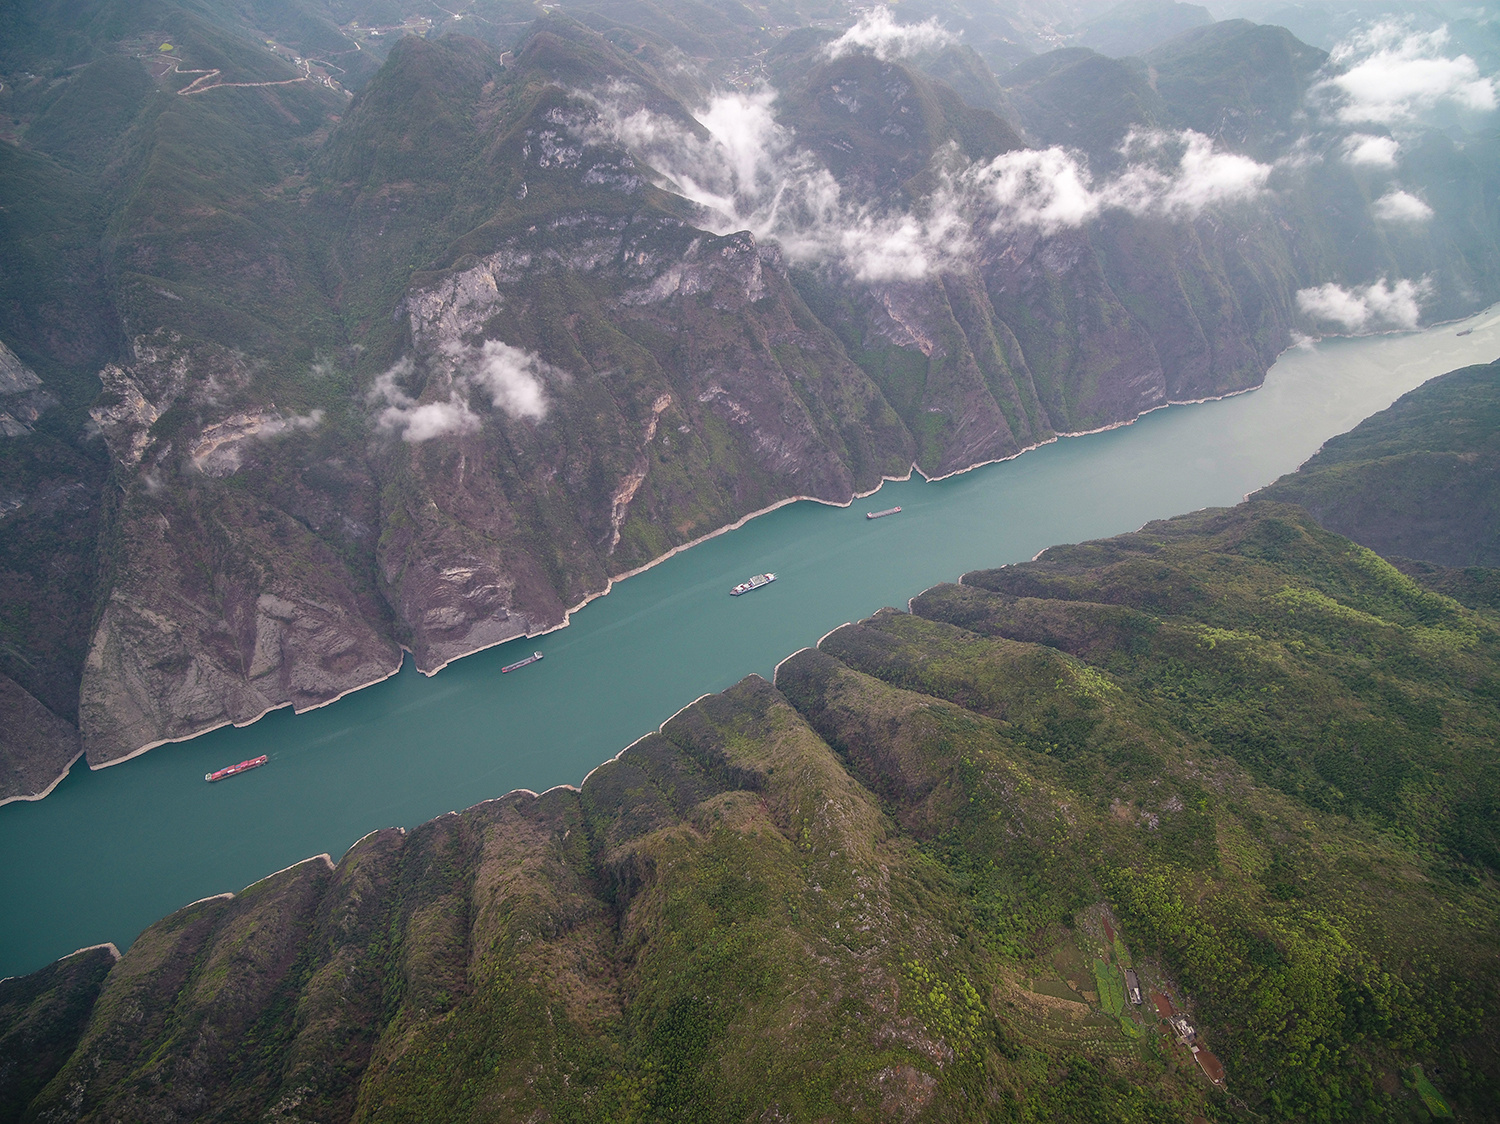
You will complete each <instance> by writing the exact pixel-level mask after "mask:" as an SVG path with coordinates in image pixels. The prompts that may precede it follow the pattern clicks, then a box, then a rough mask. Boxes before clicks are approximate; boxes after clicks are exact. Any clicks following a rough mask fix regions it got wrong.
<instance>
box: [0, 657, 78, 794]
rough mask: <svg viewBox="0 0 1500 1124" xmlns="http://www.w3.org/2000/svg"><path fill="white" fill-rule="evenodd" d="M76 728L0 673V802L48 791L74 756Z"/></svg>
mask: <svg viewBox="0 0 1500 1124" xmlns="http://www.w3.org/2000/svg"><path fill="white" fill-rule="evenodd" d="M79 745H80V743H79V736H78V728H77V727H76V726H74V725H72V723H69V722H65V721H63V720H62V719H61V718H59V717H58V716H57V715H55V714H53V713H52V712H51V711H50V710H48V709H47V708H46V707H45V706H43V705H42V704H41V703H40V702H38V701H37V700H36V699H35V698H33V697H32V695H31V694H30V693H29V692H28V691H26V690H25V689H24V688H23V687H22V686H21V685H20V684H19V683H17V682H15V681H14V680H12V679H11V678H10V677H9V676H5V675H0V803H7V802H8V801H11V800H16V799H23V800H24V799H28V798H32V797H37V796H41V795H42V794H43V793H45V792H48V791H49V790H50V789H51V788H52V786H53V785H54V784H55V783H56V782H57V779H58V778H59V777H61V776H62V775H63V774H64V773H66V772H67V769H68V766H69V765H71V764H72V763H73V762H74V761H76V760H77V759H78V754H79V752H80V748H79Z"/></svg>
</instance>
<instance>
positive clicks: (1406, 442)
mask: <svg viewBox="0 0 1500 1124" xmlns="http://www.w3.org/2000/svg"><path fill="white" fill-rule="evenodd" d="M1259 494H1260V495H1263V496H1265V497H1266V498H1268V499H1276V500H1280V501H1282V502H1285V503H1297V504H1301V505H1302V506H1303V507H1305V508H1307V509H1308V510H1309V511H1310V512H1312V513H1313V515H1314V517H1315V518H1317V520H1318V522H1319V523H1321V524H1322V525H1323V526H1325V527H1327V528H1329V529H1330V530H1333V531H1337V532H1338V533H1339V534H1342V535H1348V536H1349V537H1350V538H1351V539H1354V540H1355V541H1356V542H1360V543H1363V544H1364V545H1365V546H1368V547H1370V548H1371V549H1372V550H1376V551H1379V552H1380V553H1381V554H1383V555H1386V556H1387V557H1397V558H1404V559H1412V560H1417V561H1425V562H1433V563H1437V564H1438V565H1440V566H1446V567H1459V568H1461V567H1466V566H1483V567H1492V566H1495V565H1497V564H1500V361H1497V362H1495V363H1490V364H1486V365H1482V366H1476V367H1466V368H1464V369H1463V370H1461V371H1452V372H1450V373H1448V374H1446V375H1443V376H1441V377H1439V378H1435V379H1433V380H1432V381H1430V382H1428V383H1425V384H1424V385H1422V386H1420V387H1418V388H1417V389H1416V390H1413V391H1411V392H1410V393H1408V394H1405V395H1403V396H1402V397H1401V399H1400V400H1399V401H1398V402H1396V404H1395V405H1393V406H1391V408H1390V409H1388V410H1383V411H1381V412H1380V413H1378V414H1376V415H1375V416H1374V417H1371V418H1367V419H1365V420H1364V421H1363V422H1361V423H1360V424H1359V425H1358V426H1356V427H1355V428H1354V429H1352V430H1350V431H1349V432H1348V433H1345V434H1341V435H1340V436H1338V437H1335V438H1333V439H1332V440H1331V441H1329V442H1328V443H1327V444H1326V445H1324V446H1323V448H1322V449H1320V450H1319V451H1318V453H1317V454H1316V455H1315V456H1314V457H1313V458H1312V459H1311V460H1309V461H1308V462H1307V463H1306V464H1305V465H1303V466H1302V468H1301V469H1299V470H1298V471H1297V472H1295V473H1292V474H1290V475H1288V476H1283V477H1282V478H1281V479H1280V480H1278V481H1277V482H1276V483H1274V484H1272V485H1271V486H1270V487H1269V488H1266V489H1264V490H1263V491H1262V492H1261V493H1259Z"/></svg>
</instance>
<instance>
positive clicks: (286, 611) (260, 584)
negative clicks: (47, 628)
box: [79, 485, 401, 766]
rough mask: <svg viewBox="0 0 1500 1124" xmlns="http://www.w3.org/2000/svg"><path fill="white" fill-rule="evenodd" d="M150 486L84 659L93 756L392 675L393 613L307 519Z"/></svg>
mask: <svg viewBox="0 0 1500 1124" xmlns="http://www.w3.org/2000/svg"><path fill="white" fill-rule="evenodd" d="M195 498H196V497H195V496H194V495H193V493H192V491H191V490H190V489H188V490H185V491H179V490H178V486H176V485H174V486H173V487H166V486H162V485H158V487H157V490H156V492H155V493H154V494H153V493H152V491H151V490H150V489H148V488H146V487H144V486H139V487H138V488H137V489H136V490H135V491H134V492H133V494H132V495H131V497H130V498H129V500H128V501H127V506H126V512H127V515H128V516H129V518H128V521H127V523H126V526H125V531H124V541H123V543H122V544H121V546H122V549H123V551H124V552H125V555H126V557H127V558H128V559H129V560H130V563H131V565H130V566H129V568H128V569H126V570H125V571H124V572H122V573H121V575H120V578H119V580H118V581H117V583H116V585H115V587H114V589H113V590H112V591H111V593H110V596H109V601H108V602H107V604H106V605H105V607H104V612H103V614H102V616H101V618H100V620H99V624H98V627H97V629H96V630H95V633H94V637H93V643H92V645H91V646H90V649H89V653H88V658H87V660H86V662H85V665H84V673H83V682H82V687H81V691H80V706H79V722H80V726H81V728H82V731H83V745H84V749H85V750H86V752H87V754H88V760H89V764H90V765H91V766H99V765H104V764H109V763H110V762H113V761H116V760H119V759H120V758H122V757H128V756H130V755H131V754H133V753H134V752H136V751H138V750H140V749H143V748H149V747H150V746H153V745H158V744H160V743H162V742H164V741H172V740H177V739H181V738H186V737H191V736H193V735H194V734H198V733H201V732H203V731H205V730H209V729H213V728H214V727H216V726H221V725H224V724H226V723H230V722H233V723H245V722H250V721H253V720H254V719H256V718H258V717H260V715H262V714H264V713H265V712H266V711H267V710H270V709H272V708H274V707H279V706H288V705H290V706H293V707H295V708H296V709H298V710H303V709H307V708H309V707H314V706H318V705H321V704H322V703H326V702H328V701H330V700H331V699H334V698H336V697H338V696H339V695H341V694H343V693H345V692H347V691H351V690H354V689H355V688H358V687H361V686H364V685H366V684H368V683H372V682H374V681H376V680H378V679H382V678H384V677H385V676H387V675H389V674H391V673H392V672H393V671H395V670H396V669H397V668H398V667H399V666H400V659H401V654H400V650H399V648H398V646H397V645H396V643H395V642H394V640H393V639H392V638H391V636H390V632H389V626H388V625H387V624H386V617H385V613H384V611H383V607H382V606H381V605H380V603H379V601H378V600H377V599H376V598H374V597H372V596H371V595H370V594H369V593H368V592H365V593H361V592H360V591H359V589H358V588H357V586H356V583H355V580H354V579H353V578H352V577H351V575H350V573H349V572H348V570H347V568H346V567H345V565H344V564H343V563H342V561H341V559H340V558H339V557H338V556H337V555H335V554H334V553H333V551H332V550H331V549H330V547H329V545H328V544H327V543H326V542H324V541H323V540H322V539H320V538H319V537H318V536H317V535H316V534H315V533H313V532H312V531H311V530H310V529H309V528H308V527H307V526H305V525H304V524H303V523H301V522H299V521H298V520H296V519H294V518H292V517H291V516H290V515H288V514H287V513H285V512H282V511H277V510H275V509H272V508H270V507H268V506H267V505H265V504H261V503H257V502H256V501H255V500H254V499H253V498H250V497H242V498H238V500H237V501H236V498H234V497H233V496H232V495H230V496H224V495H221V496H218V497H216V498H217V503H216V504H215V505H214V508H212V509H209V510H205V509H204V508H203V507H201V506H199V505H197V504H195V503H194V499H195Z"/></svg>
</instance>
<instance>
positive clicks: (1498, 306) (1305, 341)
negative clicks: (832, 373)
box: [0, 302, 1500, 807]
mask: <svg viewBox="0 0 1500 1124" xmlns="http://www.w3.org/2000/svg"><path fill="white" fill-rule="evenodd" d="M1496 310H1500V302H1497V303H1495V304H1491V305H1488V306H1486V307H1485V308H1483V309H1479V310H1477V311H1475V312H1473V313H1470V314H1469V315H1468V316H1465V317H1461V318H1459V319H1455V320H1447V321H1442V322H1439V323H1437V324H1431V325H1428V326H1427V327H1425V328H1414V329H1399V328H1398V329H1387V330H1384V331H1378V332H1365V333H1361V334H1358V335H1341V334H1338V333H1328V334H1322V335H1318V336H1314V337H1301V338H1294V339H1293V341H1292V342H1291V343H1289V344H1288V345H1287V346H1286V347H1285V348H1283V349H1282V350H1281V351H1279V352H1278V353H1277V355H1276V359H1275V360H1274V361H1273V362H1272V364H1271V366H1270V367H1268V368H1267V369H1266V370H1265V371H1264V372H1262V374H1261V377H1260V380H1259V381H1258V382H1256V383H1255V384H1254V385H1253V386H1247V387H1243V388H1241V389H1239V390H1230V391H1226V392H1225V393H1223V394H1215V395H1208V396H1206V397H1202V398H1186V399H1168V400H1167V401H1165V402H1160V403H1158V404H1156V405H1154V406H1149V407H1147V408H1146V409H1144V410H1141V411H1140V412H1139V413H1137V414H1135V415H1133V416H1132V417H1129V418H1124V419H1121V420H1120V421H1116V422H1111V423H1109V424H1108V425H1103V426H1099V427H1097V428H1094V429H1087V430H1076V431H1068V432H1059V433H1054V434H1053V435H1052V436H1051V437H1049V438H1047V439H1045V440H1042V441H1036V442H1033V443H1032V444H1030V445H1027V446H1025V447H1023V448H1020V449H1018V450H1017V451H1016V452H1014V453H1010V454H1007V455H1006V456H1003V457H993V458H990V459H988V460H983V461H978V462H976V463H974V464H971V465H966V466H965V467H963V468H958V469H954V470H953V471H951V472H946V473H942V474H940V475H936V476H928V475H927V474H926V473H925V472H923V471H922V470H921V468H920V467H919V466H918V465H917V464H916V463H915V462H913V464H912V465H911V467H910V468H909V469H907V471H906V473H905V475H902V476H888V475H884V474H882V475H881V477H880V480H879V482H878V483H877V484H876V485H875V486H874V487H873V488H870V489H869V490H867V491H863V492H859V491H856V492H854V493H852V494H851V495H850V497H849V499H847V500H844V501H842V502H840V501H837V500H828V499H823V498H821V497H818V496H807V495H795V496H787V497H785V498H783V499H780V500H777V501H776V502H775V503H772V504H769V505H767V506H766V507H762V508H759V509H757V510H755V511H751V512H747V513H746V514H744V515H742V516H740V517H739V518H738V519H736V520H735V521H734V522H732V523H728V524H725V525H724V526H722V527H718V528H716V529H715V530H712V531H709V532H707V533H706V534H703V535H699V536H698V537H697V538H694V539H692V540H690V541H688V542H685V543H680V544H679V545H677V546H675V547H673V548H672V549H671V550H668V551H666V552H665V553H663V554H661V555H659V556H657V557H656V558H653V559H651V560H649V561H647V562H645V563H642V564H641V565H639V566H636V567H634V568H632V569H630V570H626V571H624V572H622V573H619V574H615V575H613V576H611V577H610V578H608V579H607V580H606V581H605V583H604V586H603V588H601V589H599V590H597V591H595V592H593V593H590V594H588V595H587V596H585V597H584V598H583V599H582V600H580V601H579V602H578V603H577V604H575V605H573V606H571V607H570V608H568V609H567V610H565V611H564V613H563V616H562V619H561V620H560V621H559V622H558V623H556V624H554V625H551V626H549V627H546V628H542V629H539V630H537V631H535V632H518V633H516V634H515V635H514V636H510V637H506V638H505V639H502V640H496V641H493V642H490V643H487V644H483V645H480V646H477V647H475V648H472V649H470V650H468V651H465V652H462V653H460V654H458V655H454V656H450V657H448V658H447V659H445V660H443V661H442V662H441V663H439V664H437V665H435V666H434V667H432V668H430V669H428V668H423V667H421V666H420V665H415V660H414V666H416V668H417V670H418V671H420V672H421V673H422V674H423V675H424V676H426V677H427V678H432V677H433V676H435V675H437V673H438V672H440V671H442V670H443V669H444V668H446V667H448V666H449V665H450V664H452V663H454V662H456V661H458V660H461V659H465V658H467V657H468V656H473V655H478V654H479V653H480V652H485V651H489V650H490V649H491V648H498V647H500V646H502V645H504V644H509V643H511V642H512V641H514V640H521V639H527V640H533V639H536V638H538V637H542V636H547V635H549V634H551V633H553V632H558V631H560V630H562V629H564V628H567V627H568V626H569V625H570V624H571V623H572V618H573V614H574V613H577V612H578V611H580V610H582V609H584V608H586V607H587V606H588V605H589V604H590V603H591V602H593V601H596V600H598V599H599V598H601V597H606V596H608V595H609V594H610V592H611V591H612V590H613V589H614V587H615V584H616V583H617V582H622V581H625V580H627V579H629V578H632V577H635V576H636V575H638V574H642V573H645V572H646V571H647V570H650V569H652V568H653V567H655V566H658V565H660V564H662V563H663V562H666V561H667V560H668V559H669V558H673V557H676V556H677V555H678V554H680V553H682V552H684V551H686V550H690V549H691V548H693V547H695V546H698V545H701V544H702V543H705V542H707V541H708V540H710V539H713V538H717V537H718V536H720V535H724V534H727V533H729V532H730V531H736V530H739V529H740V528H741V527H743V526H745V525H746V524H747V523H749V522H750V521H751V520H752V519H758V518H760V517H761V516H763V515H769V514H771V513H772V512H774V511H778V510H780V509H781V508H783V507H787V506H789V505H791V504H794V503H800V502H803V501H808V502H812V503H817V504H822V505H824V506H826V507H837V508H848V507H851V506H853V504H854V503H855V502H856V501H858V500H862V499H867V498H868V497H870V496H873V495H875V494H877V493H878V492H879V491H880V490H881V489H882V488H884V487H885V485H886V484H887V483H905V482H907V481H910V480H911V479H912V477H913V476H920V477H921V478H922V480H923V481H924V482H925V483H929V484H936V483H940V482H941V481H944V480H948V479H951V478H953V477H955V476H962V475H964V474H965V473H969V472H974V471H976V470H978V469H981V468H987V467H989V466H991V465H996V464H1003V463H1005V462H1006V461H1012V460H1016V459H1017V458H1019V457H1021V456H1024V455H1025V454H1026V453H1030V452H1033V451H1035V450H1037V449H1040V448H1043V447H1044V446H1047V445H1051V444H1055V443H1056V442H1058V441H1061V440H1062V439H1064V438H1077V437H1091V436H1095V435H1097V434H1101V433H1108V432H1110V431H1111V430H1115V429H1121V428H1124V427H1125V426H1130V425H1134V424H1135V423H1136V422H1138V421H1139V420H1140V419H1141V418H1143V417H1145V416H1146V415H1147V414H1152V413H1155V412H1156V411H1158V410H1165V409H1167V408H1169V407H1172V406H1198V405H1204V404H1207V403H1209V402H1221V401H1224V400H1226V399H1229V398H1236V397H1240V396H1242V395H1245V394H1250V393H1253V392H1255V391H1258V390H1261V389H1262V388H1263V387H1264V386H1265V381H1266V377H1267V375H1269V373H1270V371H1271V369H1272V368H1274V367H1275V366H1276V364H1277V363H1279V362H1280V361H1281V360H1282V359H1283V358H1284V357H1285V356H1286V355H1288V354H1290V353H1292V352H1296V351H1299V350H1306V349H1308V348H1309V347H1316V346H1317V345H1318V344H1320V343H1322V342H1324V341H1327V340H1359V339H1365V338H1375V337H1389V336H1416V335H1421V334H1422V333H1424V332H1429V331H1433V330H1435V329H1439V328H1447V327H1451V326H1452V325H1454V324H1462V323H1465V322H1466V321H1469V320H1476V319H1478V318H1480V317H1483V316H1486V315H1489V314H1492V313H1494V312H1495V311H1496ZM1043 552H1044V551H1043ZM1043 552H1038V557H1040V555H1041V553H1043ZM1035 560H1036V559H1035V558H1033V559H1032V561H1035ZM959 583H960V584H962V577H960V579H959ZM398 651H399V652H400V658H399V659H398V660H397V661H396V664H395V666H394V667H393V668H392V669H391V670H390V671H388V672H386V673H385V674H383V675H380V676H377V677H376V678H374V679H371V680H369V681H368V682H363V683H359V684H356V685H354V686H351V687H348V688H346V689H344V690H342V691H340V692H339V693H338V694H336V695H333V696H331V697H330V698H328V699H326V700H324V701H322V702H318V703H314V704H312V705H310V706H305V707H301V708H299V707H297V705H296V704H295V703H293V702H291V701H287V702H282V703H276V704H274V705H271V706H268V707H266V708H265V709H264V710H262V711H261V712H260V713H259V714H257V715H255V716H254V717H253V718H249V719H246V720H245V721H242V722H240V721H235V720H234V719H227V720H225V721H222V722H216V723H214V724H212V725H209V726H205V727H203V728H202V729H199V730H196V731H194V732H192V733H189V734H183V735H181V736H178V737H171V738H161V739H158V740H156V741H153V742H151V743H149V744H147V745H143V746H141V747H140V748H138V749H135V750H132V751H131V752H130V753H128V754H125V755H123V756H120V757H116V758H112V759H111V760H109V761H105V762H102V763H100V764H98V765H95V764H93V763H92V762H88V768H89V771H90V772H99V771H102V770H104V769H108V768H111V767H112V766H115V765H119V764H122V763H124V762H126V761H130V760H132V759H134V758H136V757H139V756H141V755H142V754H145V753H148V752H150V751H151V750H153V749H159V748H160V747H162V746H164V745H172V744H176V743H179V742H188V741H193V740H194V739H196V738H200V737H202V736H204V735H205V734H210V733H213V732H214V731H216V730H221V729H223V728H224V727H226V726H233V727H235V728H236V729H242V728H244V727H246V726H250V725H253V724H254V723H256V722H258V721H260V720H261V719H262V718H264V717H265V716H266V715H267V714H270V713H271V712H272V711H276V710H284V709H286V708H287V707H291V708H292V712H293V713H294V714H306V713H308V712H309V711H313V710H319V709H321V708H323V707H325V706H329V705H331V704H333V703H335V702H338V701H339V700H341V699H343V698H345V697H347V696H348V695H352V694H354V693H355V692H356V691H362V690H364V689H365V688H366V687H373V686H375V685H377V684H379V683H383V682H385V681H386V680H387V679H390V678H392V677H394V676H396V675H398V674H400V672H401V669H402V668H403V667H404V666H405V663H406V657H407V656H408V655H410V656H412V657H413V658H415V655H416V653H415V652H413V651H412V650H411V649H410V648H409V647H407V646H406V645H404V644H400V645H398ZM80 757H82V758H86V757H87V751H86V750H80V752H79V754H78V756H77V757H75V758H74V759H73V760H72V761H70V762H69V763H68V766H67V768H66V769H64V770H63V772H62V773H61V774H60V775H59V776H58V777H57V779H56V780H54V781H53V782H52V784H51V785H49V786H48V787H47V789H46V790H45V791H44V792H42V793H39V794H34V795H23V796H12V797H7V798H5V799H3V800H0V807H3V806H4V805H5V804H9V803H13V802H16V801H21V800H25V801H31V802H34V801H38V800H42V799H45V798H46V797H47V796H48V795H50V794H51V793H52V791H53V790H54V789H55V788H56V787H57V786H58V785H59V784H60V783H61V782H62V781H63V780H64V779H65V778H66V777H67V776H68V774H69V773H70V772H71V770H72V768H73V766H74V765H76V764H77V763H78V760H79V758H80ZM585 779H587V778H585Z"/></svg>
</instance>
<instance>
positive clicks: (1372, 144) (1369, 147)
mask: <svg viewBox="0 0 1500 1124" xmlns="http://www.w3.org/2000/svg"><path fill="white" fill-rule="evenodd" d="M1400 150H1401V146H1400V145H1399V144H1398V143H1397V142H1396V139H1395V138H1394V137H1379V136H1372V135H1371V134H1369V133H1355V134H1354V135H1353V136H1352V137H1347V138H1345V140H1344V144H1343V152H1344V163H1346V164H1352V165H1354V166H1355V167H1356V168H1359V167H1365V168H1394V167H1395V166H1396V154H1397V153H1398V152H1400Z"/></svg>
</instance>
